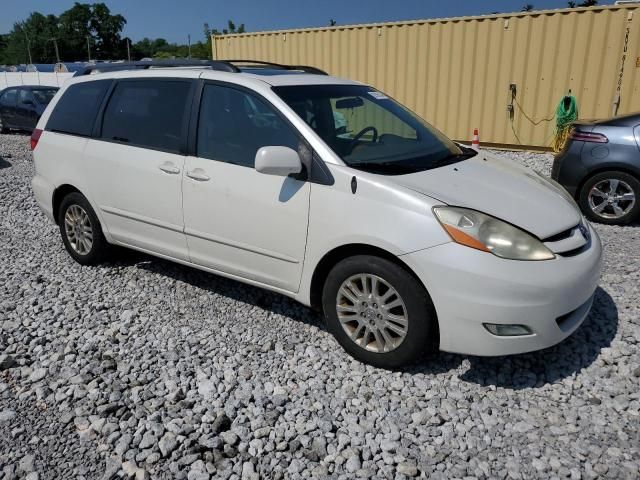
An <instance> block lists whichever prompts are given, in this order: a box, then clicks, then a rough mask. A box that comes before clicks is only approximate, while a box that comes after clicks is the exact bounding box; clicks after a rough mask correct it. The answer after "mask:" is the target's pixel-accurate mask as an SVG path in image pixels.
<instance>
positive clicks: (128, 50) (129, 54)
mask: <svg viewBox="0 0 640 480" xmlns="http://www.w3.org/2000/svg"><path fill="white" fill-rule="evenodd" d="M127 60H128V61H131V49H130V48H129V39H128V38H127Z"/></svg>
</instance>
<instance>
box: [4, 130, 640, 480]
mask: <svg viewBox="0 0 640 480" xmlns="http://www.w3.org/2000/svg"><path fill="white" fill-rule="evenodd" d="M28 143H29V139H28V137H26V136H24V135H19V134H15V135H0V222H1V224H0V479H12V478H23V477H26V478H29V479H31V480H33V479H35V478H38V477H39V478H40V479H45V478H51V479H59V478H87V479H93V478H105V479H107V478H121V477H135V478H136V479H143V478H149V477H151V478H178V479H180V478H187V479H188V480H200V479H208V478H233V479H240V478H241V479H243V480H245V479H246V480H249V479H257V478H269V479H271V478H273V479H278V478H291V479H297V478H301V479H307V478H345V479H346V478H354V477H358V478H380V479H384V478H386V479H391V478H406V477H416V476H419V477H430V478H443V479H444V478H462V477H475V478H489V477H491V478H533V477H539V478H550V477H555V478H566V477H570V478H599V477H607V478H616V479H619V478H638V476H639V471H640V394H639V388H638V386H639V384H640V355H639V353H640V348H639V345H638V338H639V337H640V320H639V314H640V307H639V305H638V299H640V261H639V260H638V251H640V228H638V226H631V227H624V228H621V227H607V226H601V225H598V226H597V227H596V228H597V229H598V232H599V233H600V235H601V237H602V240H603V243H604V245H605V248H606V250H605V266H604V274H603V277H602V282H601V287H600V288H599V289H598V291H597V295H596V300H595V304H594V308H593V311H592V313H591V315H590V316H589V318H588V319H587V320H586V321H585V323H584V324H583V326H582V327H581V328H580V329H579V330H578V331H577V332H576V333H575V334H574V335H573V336H572V337H570V338H569V339H567V340H566V341H565V342H563V343H562V344H560V345H558V346H556V347H554V348H550V349H547V350H545V351H542V352H537V353H533V354H527V355H519V356H512V357H507V358H497V359H491V358H488V359H487V358H477V357H469V356H461V355H452V354H444V353H440V354H434V355H432V356H430V357H429V358H427V359H425V360H424V361H423V362H422V363H420V364H419V365H416V366H413V367H411V368H409V369H406V370H404V371H399V372H390V371H385V370H379V369H375V368H373V367H369V366H365V365H362V364H360V363H357V362H355V361H354V360H352V359H351V358H350V357H349V356H347V354H345V353H344V352H343V351H342V349H341V348H340V347H339V346H338V344H337V343H336V342H335V341H334V340H333V338H332V337H331V335H330V334H328V333H327V332H326V330H325V329H324V327H323V325H322V323H321V322H320V318H319V317H318V315H317V314H315V313H313V312H312V311H310V310H309V309H307V308H305V307H303V306H301V305H299V304H296V303H295V302H293V301H291V300H289V299H287V298H285V297H282V296H279V295H276V294H272V293H268V292H264V291H261V290H259V289H256V288H252V287H249V286H245V285H242V284H240V283H237V282H233V281H230V280H225V279H222V278H219V277H216V276H213V275H209V274H205V273H202V272H199V271H197V270H193V269H189V268H186V267H182V266H178V265H175V264H172V263H169V262H165V261H162V260H158V259H155V258H152V257H148V256H144V255H140V254H137V253H124V252H123V254H122V255H121V256H120V258H119V259H118V260H117V261H116V262H114V263H111V264H107V265H104V266H102V267H98V268H95V267H94V268H89V267H81V266H80V265H78V264H76V263H74V262H73V261H72V260H71V258H70V257H69V256H68V255H67V254H66V252H65V251H64V249H63V246H62V242H61V241H60V238H59V235H58V232H57V230H56V227H55V226H53V225H51V224H50V223H48V221H47V220H46V219H45V217H44V215H43V214H42V213H41V212H40V211H39V209H38V208H37V206H36V204H35V201H34V200H33V197H32V193H31V188H30V183H29V180H30V178H31V176H32V173H33V167H32V161H31V155H30V153H29V149H28ZM501 154H503V155H506V156H508V157H509V158H512V159H513V160H514V161H520V162H523V163H525V164H527V165H530V166H532V167H534V168H538V169H540V170H541V171H543V172H546V173H548V172H549V167H550V159H551V157H550V156H549V155H540V154H523V153H501Z"/></svg>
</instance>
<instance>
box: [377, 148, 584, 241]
mask: <svg viewBox="0 0 640 480" xmlns="http://www.w3.org/2000/svg"><path fill="white" fill-rule="evenodd" d="M389 178H390V179H392V180H393V181H394V182H397V183H398V184H400V185H403V186H405V187H407V188H410V189H411V190H414V191H416V192H419V193H422V194H424V195H427V196H429V197H432V198H434V199H436V200H439V201H441V202H443V203H446V204H447V205H452V206H457V207H466V208H471V209H473V210H478V211H480V212H483V213H486V214H489V215H492V216H494V217H496V218H499V219H501V220H504V221H506V222H509V223H511V224H513V225H516V226H518V227H520V228H522V229H523V230H526V231H528V232H530V233H532V234H533V235H535V236H537V237H538V238H540V239H546V238H548V237H550V236H552V235H555V234H557V233H560V232H563V231H565V230H568V229H570V228H573V227H575V226H576V225H577V224H578V223H580V220H581V214H580V212H579V210H578V209H577V206H576V205H575V203H574V202H573V200H572V199H571V198H570V197H569V194H568V193H566V192H565V191H564V190H563V189H562V187H560V186H559V185H558V186H556V185H554V184H553V183H551V182H550V181H548V180H546V179H544V178H543V177H541V176H540V175H538V174H537V173H536V172H534V171H533V170H530V169H528V168H526V167H523V166H521V165H519V164H517V163H516V162H514V161H508V160H505V159H502V158H498V157H496V156H494V155H491V154H488V153H485V152H480V153H479V154H478V155H476V156H475V157H473V158H471V159H469V160H465V161H462V162H458V163H455V164H452V165H448V166H445V167H440V168H435V169H432V170H426V171H424V172H418V173H412V174H409V175H398V176H394V177H389Z"/></svg>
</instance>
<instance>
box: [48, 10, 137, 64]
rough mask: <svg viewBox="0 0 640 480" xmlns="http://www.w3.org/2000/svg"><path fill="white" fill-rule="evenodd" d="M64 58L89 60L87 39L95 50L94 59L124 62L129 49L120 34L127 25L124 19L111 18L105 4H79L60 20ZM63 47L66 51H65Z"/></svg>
mask: <svg viewBox="0 0 640 480" xmlns="http://www.w3.org/2000/svg"><path fill="white" fill-rule="evenodd" d="M59 23H60V36H61V54H62V51H63V50H64V56H65V58H67V59H73V60H78V59H81V58H86V57H87V39H88V40H89V43H90V44H92V45H93V46H94V47H93V48H94V49H95V52H94V53H93V57H94V58H101V59H118V58H124V56H125V54H126V52H125V51H124V50H126V45H125V44H124V43H123V41H122V39H121V37H120V33H121V32H122V29H123V28H124V25H125V24H126V23H127V21H126V20H125V18H124V17H123V16H122V15H111V11H110V10H109V7H107V6H106V5H105V4H104V3H94V4H91V5H90V4H86V3H78V2H76V3H75V4H74V5H73V7H71V8H70V9H69V10H67V11H65V12H63V13H62V14H61V15H60V18H59ZM62 46H64V48H62Z"/></svg>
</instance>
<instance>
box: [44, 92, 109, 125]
mask: <svg viewBox="0 0 640 480" xmlns="http://www.w3.org/2000/svg"><path fill="white" fill-rule="evenodd" d="M111 82H112V81H111V80H96V81H92V82H83V83H77V84H75V85H71V86H70V87H69V88H67V90H66V91H65V92H64V94H63V95H62V98H61V99H60V100H59V101H58V103H57V104H56V105H55V107H54V109H53V112H51V116H50V117H49V121H48V122H47V126H46V128H45V129H46V130H49V131H52V132H60V133H67V134H71V135H81V136H90V135H91V132H92V130H93V124H94V122H95V120H96V116H97V115H98V110H99V108H100V104H101V103H102V100H103V99H104V96H105V94H106V93H107V90H108V89H109V86H110V85H111Z"/></svg>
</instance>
